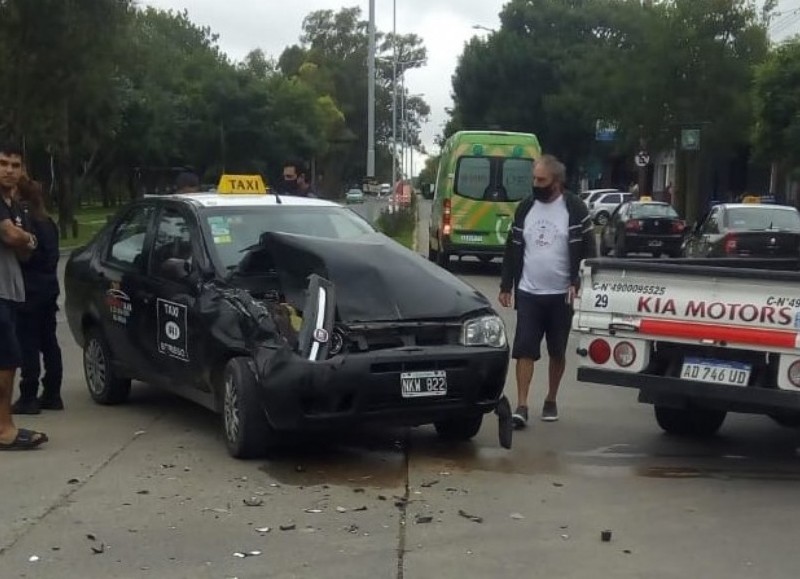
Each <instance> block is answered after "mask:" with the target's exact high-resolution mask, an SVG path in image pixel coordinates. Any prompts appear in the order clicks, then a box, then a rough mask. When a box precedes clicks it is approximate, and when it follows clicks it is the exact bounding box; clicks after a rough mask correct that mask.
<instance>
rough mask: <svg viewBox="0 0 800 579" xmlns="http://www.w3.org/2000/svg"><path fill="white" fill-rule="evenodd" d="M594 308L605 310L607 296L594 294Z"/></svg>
mask: <svg viewBox="0 0 800 579" xmlns="http://www.w3.org/2000/svg"><path fill="white" fill-rule="evenodd" d="M594 307H596V308H600V309H605V308H607V307H608V294H596V295H595V296H594Z"/></svg>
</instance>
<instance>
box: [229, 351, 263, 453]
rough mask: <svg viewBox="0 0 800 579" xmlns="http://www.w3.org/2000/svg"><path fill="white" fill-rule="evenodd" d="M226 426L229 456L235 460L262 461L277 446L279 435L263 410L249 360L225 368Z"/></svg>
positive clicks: (231, 361) (243, 358)
mask: <svg viewBox="0 0 800 579" xmlns="http://www.w3.org/2000/svg"><path fill="white" fill-rule="evenodd" d="M222 424H223V429H224V434H225V444H226V445H227V447H228V453H230V455H231V456H232V457H234V458H258V457H261V456H264V455H265V454H266V453H267V451H268V450H269V448H270V447H272V446H274V445H275V442H276V441H275V431H274V430H273V429H272V427H271V426H270V424H269V421H268V420H267V416H266V415H265V414H264V411H263V409H262V407H261V403H260V401H259V398H258V379H257V378H256V375H255V374H254V372H253V370H252V368H251V366H250V359H249V358H245V357H243V356H242V357H238V358H232V359H231V360H230V361H229V362H228V363H227V364H226V366H225V370H224V371H223V374H222Z"/></svg>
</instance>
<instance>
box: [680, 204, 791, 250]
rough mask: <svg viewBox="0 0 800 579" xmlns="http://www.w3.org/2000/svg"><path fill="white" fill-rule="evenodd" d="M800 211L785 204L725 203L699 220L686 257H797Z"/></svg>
mask: <svg viewBox="0 0 800 579" xmlns="http://www.w3.org/2000/svg"><path fill="white" fill-rule="evenodd" d="M799 252H800V212H798V211H797V209H795V208H794V207H789V206H785V205H759V204H742V203H723V204H720V205H716V206H714V207H713V208H712V209H711V211H709V212H708V214H706V215H705V216H704V217H702V218H701V219H700V220H698V221H697V223H696V224H695V226H694V227H693V228H692V230H691V231H690V232H689V234H688V235H687V237H686V240H685V242H684V246H683V255H684V257H765V258H768V257H775V258H780V257H791V258H794V257H797V256H798V253H799Z"/></svg>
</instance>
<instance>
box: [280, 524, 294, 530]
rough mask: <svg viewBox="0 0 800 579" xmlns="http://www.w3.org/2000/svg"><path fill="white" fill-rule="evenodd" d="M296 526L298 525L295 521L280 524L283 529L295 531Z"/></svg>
mask: <svg viewBox="0 0 800 579" xmlns="http://www.w3.org/2000/svg"><path fill="white" fill-rule="evenodd" d="M296 528H297V525H295V524H294V523H290V524H288V525H281V526H280V529H281V531H294V530H295V529H296Z"/></svg>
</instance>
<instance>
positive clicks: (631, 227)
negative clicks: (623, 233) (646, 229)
mask: <svg viewBox="0 0 800 579" xmlns="http://www.w3.org/2000/svg"><path fill="white" fill-rule="evenodd" d="M625 229H626V230H628V231H641V229H642V222H641V221H639V220H638V219H631V220H630V221H628V222H627V223H626V224H625Z"/></svg>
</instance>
